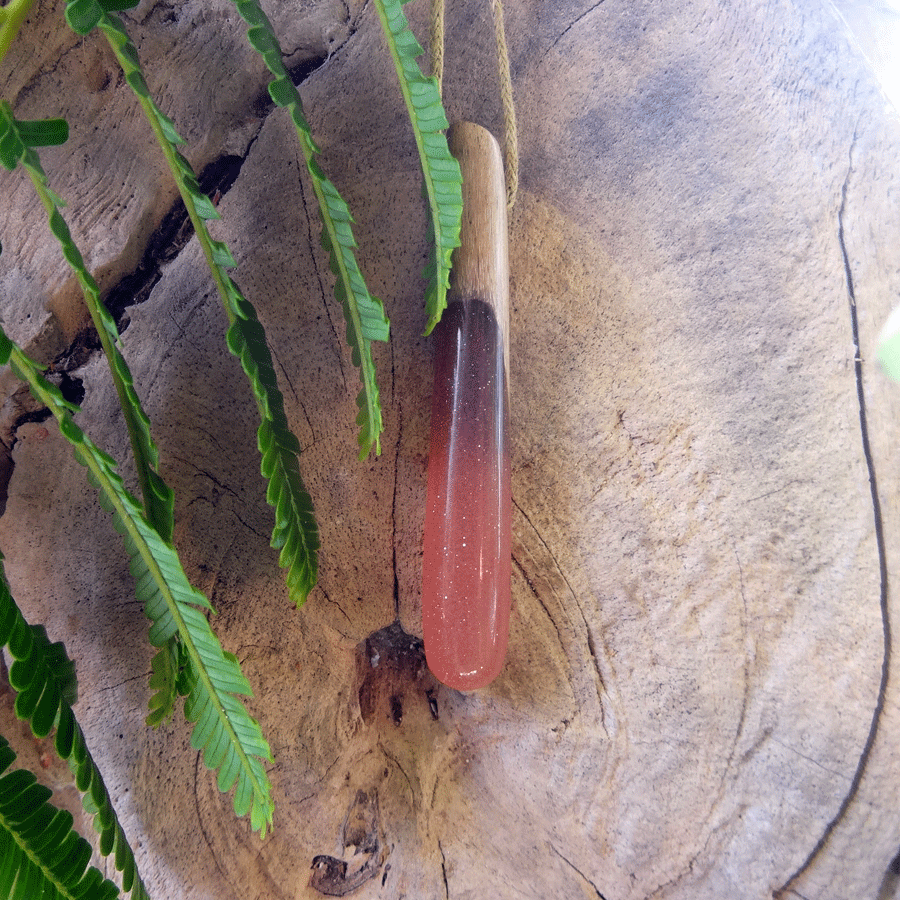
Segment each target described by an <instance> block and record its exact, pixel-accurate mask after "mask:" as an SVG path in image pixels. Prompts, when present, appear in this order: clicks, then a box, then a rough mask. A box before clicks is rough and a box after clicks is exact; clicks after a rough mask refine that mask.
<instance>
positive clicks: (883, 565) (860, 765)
mask: <svg viewBox="0 0 900 900" xmlns="http://www.w3.org/2000/svg"><path fill="white" fill-rule="evenodd" d="M855 148H856V129H854V131H853V137H852V139H851V142H850V150H849V153H848V157H849V159H848V166H847V174H846V176H845V178H844V183H843V186H842V187H841V203H840V206H839V208H838V214H837V222H838V228H837V239H838V245H839V246H840V251H841V259H842V260H843V265H844V278H845V281H846V284H847V300H848V306H849V312H850V329H851V333H852V340H853V351H854V352H853V356H854V373H855V381H856V397H857V405H858V408H859V436H860V442H861V444H862V451H863V457H864V459H865V463H866V472H867V475H868V482H869V493H870V496H871V499H872V517H873V524H874V528H875V547H876V552H877V554H878V570H879V578H880V589H879V603H880V607H881V625H882V635H883V648H884V649H883V653H882V660H881V682H880V684H879V686H878V694H877V697H876V699H875V706H874V708H873V710H872V721H871V724H870V725H869V733H868V735H867V737H866V740H865V743H864V744H863V747H862V750H861V752H860V755H859V759H858V761H857V764H856V770H855V771H854V773H853V778H852V779H851V781H850V786H849V788H848V789H847V793H846V794H845V795H844V798H843V800H842V801H841V804H840V806H839V807H838V810H837V812H836V813H835V814H834V816H833V818H832V819H831V821H830V822H828V824H827V825H826V826H825V830H824V831H823V832H822V836H821V837H820V838H819V840H818V841H817V842H816V844H815V846H814V847H813V848H812V850H811V851H810V853H809V855H808V856H807V857H806V859H805V860H804V861H803V862H802V863H801V864H800V866H799V867H798V868H797V870H796V871H795V872H794V873H793V874H792V875H791V876H790V877H789V878H788V879H787V881H785V883H784V884H783V885H782V887H781V888H779V889H777V890H776V891H774V892H773V895H772V896H773V897H775V898H783V897H786V896H787V895H788V894H789V893H796V891H794V890H793V885H794V884H795V883H796V882H797V880H798V879H799V878H800V877H801V876H802V875H803V874H804V873H805V872H806V871H807V870H808V869H809V868H810V866H811V865H812V864H813V862H814V861H815V860H816V858H817V857H818V856H819V855H820V854H821V852H822V851H823V850H824V848H825V846H826V845H827V843H828V841H829V840H830V839H831V836H832V834H833V833H834V830H835V828H837V826H838V824H839V823H840V821H841V820H842V819H843V818H844V816H845V815H846V813H847V810H848V809H849V808H850V804H851V803H852V802H853V801H854V799H855V798H856V795H857V793H858V792H859V786H860V784H861V783H862V778H863V773H864V772H865V769H866V764H867V763H868V761H869V757H870V755H871V753H872V747H873V746H874V744H875V739H876V737H877V736H878V725H879V723H880V721H881V715H882V712H883V711H884V701H885V695H886V692H887V683H888V675H889V672H890V657H891V622H890V610H889V608H888V567H887V550H886V547H885V540H884V523H883V520H882V515H881V500H880V498H879V496H878V482H877V479H876V475H875V461H874V459H873V456H872V447H871V443H870V441H869V425H868V417H867V413H866V397H865V386H864V383H863V364H862V354H861V353H860V345H859V319H858V316H857V309H856V291H855V288H854V284H853V269H852V266H851V265H850V255H849V253H848V252H847V242H846V238H845V232H844V217H845V214H846V211H847V192H848V187H849V184H850V177H851V176H852V174H853V151H854V149H855Z"/></svg>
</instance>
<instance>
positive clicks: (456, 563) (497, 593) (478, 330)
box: [422, 123, 511, 690]
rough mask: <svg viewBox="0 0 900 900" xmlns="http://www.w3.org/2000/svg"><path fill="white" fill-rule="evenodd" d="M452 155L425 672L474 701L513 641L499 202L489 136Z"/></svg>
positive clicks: (473, 129) (480, 135) (428, 521)
mask: <svg viewBox="0 0 900 900" xmlns="http://www.w3.org/2000/svg"><path fill="white" fill-rule="evenodd" d="M450 147H451V150H452V151H453V153H454V156H456V157H457V158H458V159H459V160H460V166H461V168H462V170H463V230H462V236H461V237H462V246H461V247H460V248H459V249H458V250H457V252H456V255H455V257H454V270H453V271H454V274H453V281H452V290H451V295H450V303H449V305H448V307H447V309H446V311H445V312H444V315H443V317H442V319H441V321H440V323H439V324H438V325H437V327H436V328H435V330H434V347H435V351H434V352H435V361H434V393H433V395H432V408H431V449H430V455H429V459H428V497H427V505H426V511H425V545H424V559H423V564H422V627H423V635H424V640H425V657H426V659H427V661H428V667H429V669H431V671H432V672H433V673H434V675H435V676H436V677H437V678H438V679H439V680H440V681H442V682H443V683H444V684H446V685H448V686H450V687H453V688H457V689H459V690H471V689H473V688H479V687H483V686H485V685H486V684H488V683H489V682H491V681H492V680H493V679H494V678H495V677H496V676H497V674H498V673H499V672H500V669H501V668H502V666H503V660H504V657H505V655H506V645H507V640H508V636H509V611H510V578H511V550H510V503H511V501H510V467H509V443H508V441H509V439H508V431H509V426H508V409H507V385H506V377H507V361H506V347H507V344H508V337H507V334H506V331H507V319H508V312H507V310H508V276H507V262H506V257H507V249H506V196H505V191H504V189H503V167H502V162H501V160H500V149H499V147H498V146H497V143H496V141H495V140H494V139H493V137H492V136H491V135H490V134H489V133H488V132H486V131H485V130H484V129H483V128H480V127H479V126H477V125H471V124H469V123H462V124H460V125H454V126H453V128H452V129H451V132H450ZM485 180H487V184H486V181H485ZM498 209H499V211H498Z"/></svg>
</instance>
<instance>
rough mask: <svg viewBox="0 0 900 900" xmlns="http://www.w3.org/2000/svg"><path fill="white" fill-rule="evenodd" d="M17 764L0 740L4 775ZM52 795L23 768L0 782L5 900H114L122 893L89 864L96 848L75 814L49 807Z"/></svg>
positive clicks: (1, 893) (0, 879)
mask: <svg viewBox="0 0 900 900" xmlns="http://www.w3.org/2000/svg"><path fill="white" fill-rule="evenodd" d="M15 760H16V754H15V753H14V752H13V750H12V748H11V747H10V746H9V743H8V742H7V740H6V738H4V737H3V736H2V735H0V774H2V773H4V772H6V770H7V769H8V768H9V767H10V766H11V765H12V764H13V763H14V762H15ZM52 795H53V792H52V791H51V790H50V788H47V787H44V786H43V785H42V784H38V783H37V780H36V779H35V777H34V775H32V773H31V772H28V771H26V770H24V769H14V770H13V771H11V772H6V774H4V775H2V777H0V897H10V898H14V900H18V898H21V900H26V898H27V900H32V898H38V897H40V898H44V900H80V898H86V897H89V898H91V900H114V898H116V897H118V896H119V889H118V888H117V887H116V886H115V884H113V883H112V882H111V881H109V880H108V879H105V878H104V877H103V875H102V873H101V872H100V871H99V870H98V869H95V868H94V867H93V866H89V865H88V863H89V862H90V859H91V845H90V844H88V842H87V841H86V840H85V839H84V838H83V837H81V836H80V835H79V834H78V833H77V832H76V831H75V829H74V828H73V827H72V826H73V821H74V820H73V819H72V814H71V813H70V812H68V811H66V810H61V809H57V808H56V807H55V806H52V805H51V804H50V803H48V802H47V801H48V800H49V799H50V797H51V796H52Z"/></svg>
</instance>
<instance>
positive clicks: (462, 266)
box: [447, 122, 509, 367]
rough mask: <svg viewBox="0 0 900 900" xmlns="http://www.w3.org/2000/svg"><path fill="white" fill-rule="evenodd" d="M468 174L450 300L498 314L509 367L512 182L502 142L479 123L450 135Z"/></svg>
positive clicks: (462, 124) (456, 126) (457, 124)
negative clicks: (508, 187) (469, 302)
mask: <svg viewBox="0 0 900 900" xmlns="http://www.w3.org/2000/svg"><path fill="white" fill-rule="evenodd" d="M447 140H448V142H449V144H450V152H451V153H452V154H453V155H454V156H455V157H456V159H457V160H458V161H459V167H460V169H461V170H462V176H463V190H462V194H463V214H462V224H461V229H460V245H459V247H457V248H456V250H454V251H453V270H452V272H451V273H450V292H451V295H450V298H449V299H450V300H452V299H466V300H469V299H473V298H477V299H479V300H483V301H484V302H485V303H487V304H488V305H489V306H491V307H492V308H493V310H494V315H495V316H496V318H497V324H498V325H499V326H500V333H501V334H502V335H503V346H504V356H503V358H504V360H505V361H506V365H507V367H508V366H509V249H508V243H509V242H508V238H507V219H506V183H505V180H504V177H503V156H502V154H501V152H500V145H499V144H498V143H497V139H496V138H495V137H494V136H493V135H492V134H491V133H490V132H489V131H488V130H487V129H486V128H483V127H482V126H481V125H476V124H475V123H474V122H455V123H454V124H453V125H451V126H450V131H449V132H448V134H447Z"/></svg>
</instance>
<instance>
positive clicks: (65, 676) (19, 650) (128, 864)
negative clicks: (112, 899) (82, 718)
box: [0, 557, 149, 900]
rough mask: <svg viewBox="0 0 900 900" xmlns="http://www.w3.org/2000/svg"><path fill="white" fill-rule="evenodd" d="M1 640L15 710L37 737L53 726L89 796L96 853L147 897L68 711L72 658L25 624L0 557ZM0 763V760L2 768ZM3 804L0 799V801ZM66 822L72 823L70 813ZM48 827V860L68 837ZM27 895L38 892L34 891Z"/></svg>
mask: <svg viewBox="0 0 900 900" xmlns="http://www.w3.org/2000/svg"><path fill="white" fill-rule="evenodd" d="M0 559H2V557H0ZM2 646H8V647H9V652H10V654H11V655H12V658H13V663H12V665H11V666H10V668H9V683H10V685H11V686H12V688H13V689H14V690H15V691H16V700H15V707H14V708H15V712H16V715H17V716H18V717H19V718H20V719H23V720H25V721H28V722H29V723H30V725H31V730H32V732H33V733H34V735H35V737H39V738H45V737H47V735H49V734H50V732H51V730H52V729H53V728H54V727H55V728H56V737H55V741H54V744H55V747H56V751H57V753H58V754H59V756H60V758H62V759H65V760H67V761H68V763H69V766H70V767H71V769H72V772H73V773H74V774H75V783H76V785H77V786H78V789H79V790H80V791H81V792H82V794H84V795H85V799H86V800H88V801H89V802H87V803H86V804H85V805H86V807H87V806H91V807H92V808H93V812H94V813H95V815H94V826H95V828H96V830H97V832H98V834H99V835H100V839H99V849H100V853H101V854H102V855H103V856H109V855H112V856H113V859H114V861H115V866H116V869H117V870H118V871H119V872H120V873H121V874H122V884H123V886H124V889H125V890H126V891H131V900H149V897H148V894H147V890H146V888H145V887H144V883H143V881H142V880H141V878H140V876H139V874H138V871H137V864H136V863H135V860H134V853H133V852H132V850H131V847H130V846H129V844H128V841H127V839H126V838H125V832H124V831H123V830H122V826H121V825H120V824H119V820H118V819H117V818H116V814H115V811H114V810H113V806H112V800H111V799H110V796H109V792H108V791H107V789H106V785H105V784H104V783H103V778H102V777H101V775H100V770H99V769H98V768H97V765H96V763H95V762H94V760H93V759H92V757H91V755H90V753H89V752H88V750H87V745H86V743H85V740H84V734H83V733H82V731H81V726H80V725H79V724H78V722H77V721H76V720H75V715H74V713H73V712H72V705H73V704H74V703H75V699H76V694H77V683H76V680H75V664H74V663H73V662H72V661H71V660H70V659H69V657H68V656H67V654H66V651H65V647H63V645H62V644H61V643H59V642H57V643H54V644H51V643H50V640H49V638H48V637H47V633H46V631H45V630H44V628H43V626H42V625H29V624H28V623H27V622H26V621H25V618H24V616H23V615H22V613H21V611H20V610H19V608H18V606H17V605H16V603H15V601H14V600H13V598H12V595H11V594H10V591H9V585H8V583H7V581H6V576H5V574H4V572H3V565H2V562H0V647H2ZM2 768H3V767H2V766H0V770H2ZM0 785H2V779H0ZM0 794H2V787H0ZM2 805H3V802H2V800H0V807H2ZM66 815H68V813H66ZM0 818H2V813H0ZM69 825H70V826H71V817H70V823H69ZM47 829H48V831H47V835H46V847H45V850H44V852H45V853H46V854H48V856H47V859H48V860H49V859H51V857H53V858H55V855H59V854H61V853H62V849H61V848H62V847H63V846H64V843H65V840H66V838H65V837H64V832H65V831H66V830H67V829H65V828H62V826H61V825H60V833H59V834H56V835H54V833H53V832H52V829H51V828H50V825H49V823H48V824H47ZM0 833H2V828H0ZM0 841H2V837H0ZM32 849H34V848H32ZM3 859H4V853H3V851H2V850H0V869H2V867H3V862H2V860H3ZM2 882H3V874H2V873H0V883H2ZM9 896H17V895H16V894H7V893H4V892H3V889H2V887H0V897H9ZM29 896H34V897H38V896H42V895H41V894H40V893H34V894H32V895H29ZM64 896H68V894H66V895H64ZM77 896H81V895H77ZM116 896H117V893H116Z"/></svg>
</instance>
